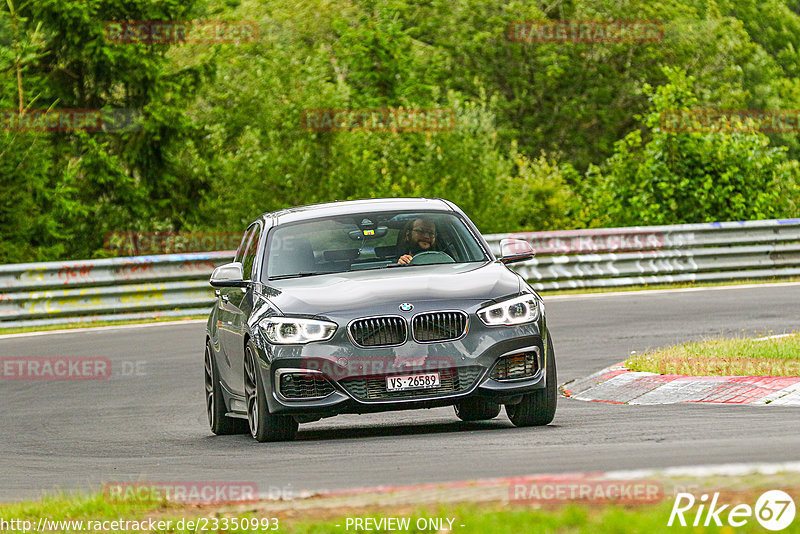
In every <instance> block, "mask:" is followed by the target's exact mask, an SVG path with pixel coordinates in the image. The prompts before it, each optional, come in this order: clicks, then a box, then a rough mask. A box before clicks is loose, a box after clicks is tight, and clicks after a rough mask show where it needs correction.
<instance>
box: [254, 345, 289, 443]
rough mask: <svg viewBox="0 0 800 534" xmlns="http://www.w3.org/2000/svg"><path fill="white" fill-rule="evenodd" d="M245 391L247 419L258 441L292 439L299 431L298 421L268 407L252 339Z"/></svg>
mask: <svg viewBox="0 0 800 534" xmlns="http://www.w3.org/2000/svg"><path fill="white" fill-rule="evenodd" d="M244 392H245V396H246V397H247V421H248V423H249V424H250V435H251V436H253V438H255V439H256V441H260V442H264V441H291V440H293V439H294V436H295V434H296V433H297V421H296V420H295V418H294V417H292V416H290V415H273V414H271V413H269V408H267V398H266V391H265V390H264V382H263V380H261V373H260V372H259V368H258V357H257V356H256V348H255V347H254V346H253V342H252V341H248V342H247V346H246V347H245V350H244Z"/></svg>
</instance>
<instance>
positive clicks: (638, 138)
mask: <svg viewBox="0 0 800 534" xmlns="http://www.w3.org/2000/svg"><path fill="white" fill-rule="evenodd" d="M664 73H665V75H666V77H667V79H668V80H669V81H668V83H666V84H664V85H662V86H660V87H657V88H655V89H652V88H650V87H646V88H645V90H646V91H647V93H648V94H649V95H650V99H651V106H650V110H649V112H648V113H647V115H646V117H645V118H644V121H645V124H646V126H647V127H648V129H649V132H650V135H651V136H652V138H651V139H649V140H647V141H645V140H644V138H643V136H642V133H641V132H640V131H639V130H634V131H632V132H630V133H629V134H628V135H627V136H625V138H624V139H622V140H620V141H619V142H618V143H617V145H616V147H615V151H614V154H613V155H612V156H611V157H610V158H608V160H606V162H605V163H604V164H603V165H602V166H601V167H597V166H593V167H592V168H591V169H590V171H589V173H588V176H589V178H590V180H589V181H588V184H589V185H588V188H587V190H586V191H585V192H584V193H585V194H586V195H587V197H590V198H591V199H592V201H591V202H590V203H588V204H587V207H586V209H585V212H584V215H585V216H586V217H587V219H588V220H589V222H590V223H591V224H592V225H598V226H609V225H639V224H643V225H653V224H676V223H688V222H711V221H726V220H733V221H738V220H749V219H767V218H772V217H779V216H782V215H784V214H786V213H787V212H788V210H789V208H790V204H789V203H790V202H793V200H792V198H791V197H787V195H786V193H787V192H788V191H792V190H794V198H795V199H796V198H797V193H796V192H797V190H798V178H799V177H800V174H798V172H797V165H796V162H790V161H789V160H787V158H786V154H785V152H786V149H785V148H784V147H772V146H770V145H769V139H768V138H767V137H766V136H764V135H763V134H760V133H758V132H754V133H700V132H692V133H674V132H671V131H665V129H662V125H661V119H662V115H661V114H662V112H665V111H671V110H684V111H687V110H690V109H693V108H695V107H696V105H697V99H696V97H695V95H694V93H693V82H694V79H693V78H692V77H690V76H687V75H686V73H685V72H684V71H682V70H680V69H669V68H665V69H664Z"/></svg>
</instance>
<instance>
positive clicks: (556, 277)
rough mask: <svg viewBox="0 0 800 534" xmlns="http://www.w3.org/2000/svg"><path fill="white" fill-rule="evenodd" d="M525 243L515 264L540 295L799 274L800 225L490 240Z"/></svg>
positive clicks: (682, 227)
mask: <svg viewBox="0 0 800 534" xmlns="http://www.w3.org/2000/svg"><path fill="white" fill-rule="evenodd" d="M508 237H515V238H518V239H524V240H526V241H528V242H529V243H531V244H532V245H533V247H534V248H535V249H536V250H537V255H536V257H535V258H534V259H533V260H531V261H527V262H524V263H519V264H515V265H513V268H514V270H516V271H517V272H518V273H520V274H521V275H523V276H524V277H525V278H526V279H527V280H528V281H529V283H530V284H531V285H532V286H533V287H534V288H535V289H537V290H545V291H546V290H555V289H572V288H587V287H621V286H632V285H634V286H635V285H646V284H648V285H649V284H662V283H671V282H701V281H702V282H716V281H725V280H737V279H763V278H776V277H787V276H798V275H800V219H776V220H768V221H743V222H723V223H702V224H679V225H672V226H637V227H630V228H603V229H595V230H568V231H561V232H521V233H517V234H502V235H501V234H496V235H488V236H486V239H487V241H488V242H489V245H490V246H491V247H492V249H493V252H494V253H495V254H498V253H499V252H500V240H501V239H504V238H508Z"/></svg>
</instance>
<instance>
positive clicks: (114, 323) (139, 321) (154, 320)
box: [0, 315, 208, 335]
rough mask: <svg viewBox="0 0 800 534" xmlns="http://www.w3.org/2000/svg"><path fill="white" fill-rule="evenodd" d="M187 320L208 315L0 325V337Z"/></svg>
mask: <svg viewBox="0 0 800 534" xmlns="http://www.w3.org/2000/svg"><path fill="white" fill-rule="evenodd" d="M189 319H208V315H186V316H175V317H147V318H144V319H129V320H126V321H94V322H91V323H68V324H50V325H41V326H21V327H18V328H3V327H2V325H0V335H2V334H23V333H26V332H47V331H50V330H73V329H77V328H99V327H101V326H120V325H128V324H146V323H170V322H180V321H186V320H189Z"/></svg>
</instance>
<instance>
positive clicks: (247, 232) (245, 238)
mask: <svg viewBox="0 0 800 534" xmlns="http://www.w3.org/2000/svg"><path fill="white" fill-rule="evenodd" d="M255 226H256V225H253V226H251V227H249V228H248V229H247V230H245V231H244V235H243V236H242V242H241V243H239V248H238V249H237V250H236V256H235V257H234V258H233V261H238V262H241V261H242V256H244V251H245V249H246V248H247V242H248V240H249V239H250V233H251V232H252V230H253V228H255Z"/></svg>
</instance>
